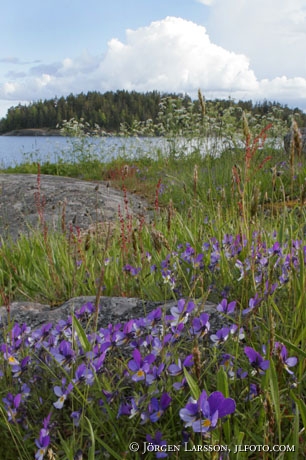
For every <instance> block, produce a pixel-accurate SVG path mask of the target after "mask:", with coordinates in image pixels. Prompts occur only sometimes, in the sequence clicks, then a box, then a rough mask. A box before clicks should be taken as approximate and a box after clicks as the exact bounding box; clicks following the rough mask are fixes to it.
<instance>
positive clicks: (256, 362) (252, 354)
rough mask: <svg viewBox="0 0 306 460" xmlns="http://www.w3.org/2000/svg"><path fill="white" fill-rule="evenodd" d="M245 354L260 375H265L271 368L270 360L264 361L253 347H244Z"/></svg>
mask: <svg viewBox="0 0 306 460" xmlns="http://www.w3.org/2000/svg"><path fill="white" fill-rule="evenodd" d="M244 353H245V354H246V355H247V357H248V359H249V362H250V364H251V366H252V367H254V368H255V369H256V370H257V372H259V374H264V373H265V371H266V370H267V369H268V368H269V366H270V362H269V360H264V359H263V357H262V356H261V354H260V353H258V352H257V351H255V350H254V348H252V347H244Z"/></svg>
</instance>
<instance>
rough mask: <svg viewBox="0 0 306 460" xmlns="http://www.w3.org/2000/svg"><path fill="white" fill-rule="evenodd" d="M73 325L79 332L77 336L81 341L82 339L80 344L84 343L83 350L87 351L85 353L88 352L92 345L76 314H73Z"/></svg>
mask: <svg viewBox="0 0 306 460" xmlns="http://www.w3.org/2000/svg"><path fill="white" fill-rule="evenodd" d="M72 326H73V328H74V330H75V331H76V333H77V336H78V338H79V341H80V344H81V345H82V348H83V350H84V351H85V353H87V352H88V351H90V350H91V345H90V342H89V340H88V338H87V336H86V333H85V331H84V329H83V328H82V326H81V324H80V322H79V321H78V319H77V318H76V317H75V315H72Z"/></svg>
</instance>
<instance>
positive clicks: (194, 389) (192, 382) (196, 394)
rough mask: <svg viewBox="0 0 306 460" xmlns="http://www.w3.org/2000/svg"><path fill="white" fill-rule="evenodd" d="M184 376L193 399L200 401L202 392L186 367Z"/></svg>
mask: <svg viewBox="0 0 306 460" xmlns="http://www.w3.org/2000/svg"><path fill="white" fill-rule="evenodd" d="M184 375H185V378H186V380H187V383H188V386H189V388H190V391H191V395H192V397H193V398H194V399H197V400H198V399H199V397H200V394H201V391H200V389H199V387H198V385H197V383H196V381H195V380H194V379H193V377H191V375H190V374H189V372H188V371H187V369H186V368H185V367H184Z"/></svg>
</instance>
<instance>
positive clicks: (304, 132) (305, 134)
mask: <svg viewBox="0 0 306 460" xmlns="http://www.w3.org/2000/svg"><path fill="white" fill-rule="evenodd" d="M299 130H300V133H301V136H302V153H303V154H304V155H306V127H305V128H299ZM291 137H292V133H291V131H290V132H289V133H288V134H286V136H285V137H284V147H285V151H286V152H287V153H288V154H289V153H290V143H291Z"/></svg>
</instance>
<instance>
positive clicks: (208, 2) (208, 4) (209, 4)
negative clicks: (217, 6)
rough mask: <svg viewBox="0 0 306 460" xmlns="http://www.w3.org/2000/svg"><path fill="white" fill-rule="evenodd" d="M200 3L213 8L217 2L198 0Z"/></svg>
mask: <svg viewBox="0 0 306 460" xmlns="http://www.w3.org/2000/svg"><path fill="white" fill-rule="evenodd" d="M196 1H197V2H198V3H202V4H203V5H205V6H211V5H212V4H213V3H214V1H215V0H196Z"/></svg>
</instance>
